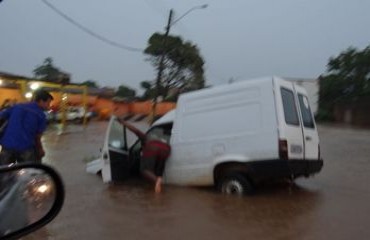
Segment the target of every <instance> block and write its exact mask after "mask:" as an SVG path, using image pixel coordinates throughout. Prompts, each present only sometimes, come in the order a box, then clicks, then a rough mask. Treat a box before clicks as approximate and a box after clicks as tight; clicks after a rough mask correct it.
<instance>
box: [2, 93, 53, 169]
mask: <svg viewBox="0 0 370 240" xmlns="http://www.w3.org/2000/svg"><path fill="white" fill-rule="evenodd" d="M52 100H53V97H52V96H51V94H50V93H49V92H47V91H45V90H42V89H41V90H38V91H36V92H35V93H34V97H33V101H31V102H29V103H21V104H16V105H14V106H12V107H10V108H8V109H6V110H4V111H2V112H0V118H3V119H6V120H7V126H6V129H5V131H4V134H3V136H2V137H1V139H0V145H1V152H0V165H8V164H11V163H14V162H18V163H21V162H41V158H42V157H43V156H44V155H45V152H44V149H43V147H42V144H41V136H42V133H43V132H44V131H45V129H46V116H45V113H44V111H45V110H47V109H48V108H49V106H50V103H51V101H52Z"/></svg>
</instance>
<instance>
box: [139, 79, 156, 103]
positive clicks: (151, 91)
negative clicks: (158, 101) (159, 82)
mask: <svg viewBox="0 0 370 240" xmlns="http://www.w3.org/2000/svg"><path fill="white" fill-rule="evenodd" d="M140 87H141V88H143V89H144V93H143V95H142V96H141V99H142V100H150V99H153V98H154V96H155V92H156V91H155V86H154V82H150V81H142V82H141V83H140Z"/></svg>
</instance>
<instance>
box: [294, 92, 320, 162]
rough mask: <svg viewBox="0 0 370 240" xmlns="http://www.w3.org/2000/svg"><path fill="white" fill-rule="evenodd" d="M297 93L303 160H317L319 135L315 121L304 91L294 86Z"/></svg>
mask: <svg viewBox="0 0 370 240" xmlns="http://www.w3.org/2000/svg"><path fill="white" fill-rule="evenodd" d="M295 89H296V92H297V98H298V105H299V109H300V116H301V119H302V130H303V141H304V159H306V160H317V159H318V158H319V135H318V133H317V129H316V125H315V120H314V117H313V114H312V111H311V108H310V105H309V101H308V98H307V93H306V90H305V89H304V88H303V87H301V86H298V85H295Z"/></svg>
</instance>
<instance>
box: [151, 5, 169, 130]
mask: <svg viewBox="0 0 370 240" xmlns="http://www.w3.org/2000/svg"><path fill="white" fill-rule="evenodd" d="M172 15H173V10H172V9H171V10H170V14H169V16H168V22H167V26H166V32H165V33H164V37H163V43H162V53H161V58H160V60H159V66H158V74H157V80H156V82H155V88H156V91H155V95H154V99H153V101H154V102H153V105H152V113H151V115H152V116H151V119H150V123H151V124H152V123H153V122H154V118H155V114H156V108H157V102H158V96H159V92H160V90H161V79H162V73H163V69H164V58H165V56H166V47H167V46H166V45H167V38H168V34H169V32H170V28H171V24H172Z"/></svg>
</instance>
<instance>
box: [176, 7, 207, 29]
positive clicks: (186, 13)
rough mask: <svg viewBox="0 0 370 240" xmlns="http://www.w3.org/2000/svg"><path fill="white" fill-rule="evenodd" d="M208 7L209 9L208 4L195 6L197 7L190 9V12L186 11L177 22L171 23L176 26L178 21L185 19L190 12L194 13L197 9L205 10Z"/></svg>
mask: <svg viewBox="0 0 370 240" xmlns="http://www.w3.org/2000/svg"><path fill="white" fill-rule="evenodd" d="M207 7H208V4H203V5H200V6H195V7H192V8H190V9H189V10H188V11H186V12H185V13H184V14H183V15H181V16H180V17H179V18H177V19H176V20H174V21H172V22H171V26H172V25H174V24H175V23H177V22H178V21H180V20H181V19H182V18H183V17H185V16H186V15H188V14H189V13H190V12H192V11H194V10H196V9H205V8H207Z"/></svg>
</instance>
